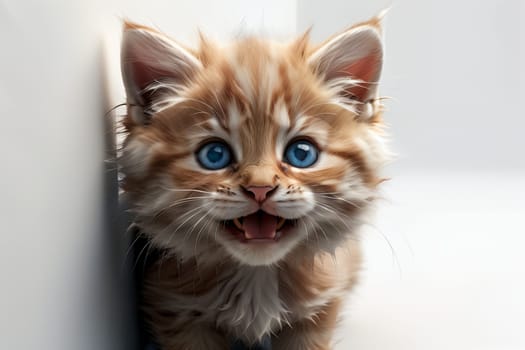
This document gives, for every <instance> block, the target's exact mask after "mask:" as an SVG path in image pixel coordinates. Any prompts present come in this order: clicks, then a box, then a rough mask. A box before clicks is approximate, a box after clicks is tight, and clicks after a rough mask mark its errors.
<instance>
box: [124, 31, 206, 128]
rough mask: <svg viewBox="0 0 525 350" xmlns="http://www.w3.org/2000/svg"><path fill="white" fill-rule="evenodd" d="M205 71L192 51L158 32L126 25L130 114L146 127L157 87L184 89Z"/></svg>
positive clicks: (126, 61)
mask: <svg viewBox="0 0 525 350" xmlns="http://www.w3.org/2000/svg"><path fill="white" fill-rule="evenodd" d="M201 67H202V64H201V62H200V61H199V59H198V58H197V57H196V56H195V55H193V54H192V53H191V52H190V51H188V50H187V49H185V48H183V47H182V46H180V45H179V44H177V43H175V42H174V41H172V40H171V39H169V38H167V37H166V36H164V35H162V34H161V33H159V32H157V31H155V30H154V29H151V28H148V27H143V26H140V25H137V24H134V23H130V22H125V23H124V31H123V34H122V47H121V70H122V79H123V81H124V87H125V89H126V95H127V103H128V110H129V114H130V116H131V118H133V121H135V122H136V123H139V124H143V123H145V122H146V121H147V118H148V110H149V109H150V108H151V107H152V104H153V103H154V101H153V99H154V98H155V93H154V92H153V91H151V90H149V89H148V87H149V88H151V87H152V86H153V85H152V84H155V83H163V82H167V83H169V84H174V85H175V86H183V85H184V84H185V83H186V82H187V81H188V80H189V79H191V77H192V76H193V75H194V74H195V72H196V71H198V70H199V69H200V68H201Z"/></svg>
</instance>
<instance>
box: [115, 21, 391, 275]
mask: <svg viewBox="0 0 525 350" xmlns="http://www.w3.org/2000/svg"><path fill="white" fill-rule="evenodd" d="M367 28H372V29H369V30H370V31H371V32H370V33H368V32H367V33H365V34H362V32H363V31H360V32H359V31H358V32H357V34H355V33H353V34H352V33H350V35H348V37H347V38H342V39H341V38H339V39H338V37H336V38H334V39H332V40H331V41H334V40H339V42H335V43H331V42H328V43H327V44H325V45H324V46H323V47H321V48H319V49H317V50H313V49H310V48H308V46H307V42H306V40H305V39H302V40H299V41H298V42H296V43H294V44H291V45H288V46H286V45H277V44H273V43H268V42H263V41H259V40H256V39H245V40H241V41H239V42H236V43H234V44H233V45H232V46H230V47H227V48H217V47H214V46H212V45H210V44H207V43H206V44H203V45H202V48H201V50H200V51H199V52H197V53H193V52H189V51H187V50H184V49H182V48H181V47H180V46H177V45H176V44H174V43H172V45H173V47H168V48H166V42H167V41H166V40H167V39H165V38H164V37H160V36H159V34H157V33H153V32H151V31H149V30H147V29H144V28H140V27H136V26H128V28H127V30H126V31H125V41H124V46H123V72H124V79H125V83H126V88H127V92H128V102H129V103H130V104H139V105H142V106H144V107H146V108H147V109H148V111H147V113H143V111H144V110H143V109H140V108H135V110H134V107H131V108H130V113H129V115H128V117H127V120H126V127H127V129H128V131H129V135H128V137H127V139H126V141H125V144H124V149H123V154H122V157H121V166H122V170H123V173H124V175H125V182H124V189H125V190H126V191H127V192H129V193H130V195H131V200H132V206H133V207H134V211H135V213H136V215H137V222H138V224H139V226H141V228H142V229H143V230H144V231H145V232H146V233H148V234H149V235H150V237H151V239H152V241H153V242H154V243H155V244H157V245H159V246H161V247H164V248H169V249H172V250H173V251H174V252H175V253H176V254H178V255H179V256H181V257H183V258H187V257H192V256H199V257H201V258H204V259H205V258H206V257H209V258H210V259H211V258H212V257H215V258H220V257H221V256H230V257H234V258H235V259H236V260H238V261H239V262H241V263H243V264H249V265H266V264H272V263H277V262H278V261H280V260H281V259H283V258H285V257H286V256H287V254H289V253H290V252H291V251H293V250H294V249H298V248H299V247H301V248H299V249H305V250H309V251H316V250H319V249H325V250H332V249H335V247H336V246H337V245H338V244H339V243H340V242H341V240H343V239H345V238H347V237H348V235H350V234H352V233H353V231H354V230H355V228H356V227H357V226H358V225H359V223H360V221H361V216H362V215H361V214H362V213H363V210H364V209H366V207H367V206H368V204H369V202H370V201H371V199H372V197H373V196H374V188H375V186H376V184H377V183H378V178H377V176H376V171H377V169H378V167H379V166H380V163H382V161H383V158H384V153H385V152H384V149H383V148H382V147H383V146H382V143H381V141H380V138H379V133H380V130H378V128H379V125H378V124H379V122H380V118H379V115H378V114H377V113H375V112H376V111H375V110H374V108H377V107H378V105H377V103H376V102H375V101H372V99H373V98H374V97H375V89H374V88H372V87H371V86H372V85H373V84H372V85H371V84H368V82H372V81H375V80H377V78H378V77H379V69H380V61H381V60H380V56H379V55H380V46H379V47H377V46H376V45H375V43H374V42H373V40H374V37H373V35H376V34H375V33H376V32H372V30H376V29H374V28H373V27H372V26H370V25H368V26H367ZM356 30H357V29H354V31H356ZM347 33H348V32H347ZM126 34H127V37H126ZM341 35H342V34H341ZM341 35H340V36H341ZM352 35H353V37H352ZM356 35H357V36H359V35H360V36H361V37H357V39H356ZM371 35H372V36H371ZM376 36H377V35H376ZM352 39H353V40H354V41H353V42H352ZM376 39H377V38H376ZM155 40H157V43H159V42H162V45H157V43H155ZM341 40H347V41H350V42H343V43H341V42H340V41H341ZM356 40H357V41H356ZM363 40H369V41H372V43H371V44H367V43H364V44H363ZM137 42H138V43H139V44H141V45H142V46H141V50H144V46H148V45H155V46H156V49H157V50H159V52H158V53H157V52H153V51H152V48H151V47H148V49H149V50H148V52H150V56H148V57H146V58H145V59H143V60H142V61H140V60H139V59H138V58H140V57H141V56H140V55H141V54H142V53H141V51H140V50H135V49H136V47H135V46H133V45H135V44H136V43H137ZM378 42H379V41H378ZM351 44H352V45H353V46H354V47H355V49H354V51H356V50H364V51H365V52H364V53H360V52H358V54H355V55H354V56H355V57H351V58H350V61H349V62H346V61H345V60H344V58H345V57H340V56H344V54H343V52H342V51H341V50H343V48H346V49H347V50H348V46H352V45H351ZM337 45H340V46H343V48H341V47H336V46H337ZM359 45H361V46H366V47H365V49H363V48H362V47H359ZM367 45H368V46H367ZM163 50H168V52H164V51H163ZM151 52H153V53H151ZM354 53H355V52H354ZM151 55H156V56H155V57H156V58H157V61H162V60H164V62H160V63H159V62H157V63H156V64H157V66H154V67H150V66H148V65H152V64H153V65H154V64H155V62H153V63H152V60H151ZM169 55H172V56H173V57H167V58H166V56H169ZM146 56H147V55H146ZM157 56H161V57H157ZM347 56H348V55H347ZM170 60H171V61H170ZM167 61H170V62H167ZM137 62H139V63H137ZM181 62H182V63H184V64H182V63H181ZM334 62H335V63H334ZM334 64H335V66H333V67H331V66H330V65H334ZM178 65H179V66H178ZM170 67H171V68H170ZM363 67H364V68H363ZM356 72H357V73H356ZM358 73H359V74H358ZM148 74H149V75H151V74H157V75H159V76H158V77H155V78H154V79H151V78H150V77H149V75H148ZM350 74H351V75H352V76H351V78H352V79H361V82H360V84H359V85H356V83H355V81H351V80H350V79H349V78H350ZM130 76H131V77H130ZM144 77H146V78H144ZM155 81H156V83H155ZM159 81H160V83H159ZM152 82H153V83H154V85H150V84H151V83H152ZM147 86H149V89H146V91H145V90H144V88H145V87H147Z"/></svg>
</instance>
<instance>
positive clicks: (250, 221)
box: [242, 210, 277, 239]
mask: <svg viewBox="0 0 525 350" xmlns="http://www.w3.org/2000/svg"><path fill="white" fill-rule="evenodd" d="M242 227H243V229H244V238H245V239H274V238H275V231H276V230H277V217H275V216H273V215H270V214H267V213H265V212H264V211H262V210H261V211H258V212H256V213H253V214H251V215H248V216H246V217H244V219H243V222H242Z"/></svg>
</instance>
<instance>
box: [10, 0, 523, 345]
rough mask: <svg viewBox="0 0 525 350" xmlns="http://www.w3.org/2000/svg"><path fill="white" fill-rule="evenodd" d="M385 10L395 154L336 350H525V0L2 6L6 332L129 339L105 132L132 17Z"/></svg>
mask: <svg viewBox="0 0 525 350" xmlns="http://www.w3.org/2000/svg"><path fill="white" fill-rule="evenodd" d="M388 6H391V7H392V8H391V11H390V14H389V15H388V17H387V19H386V21H385V24H386V26H385V27H386V28H385V44H386V61H385V66H384V74H383V79H382V89H381V92H382V94H383V95H388V96H391V97H392V99H391V100H390V101H388V102H387V107H388V112H387V114H386V120H387V122H388V123H389V125H390V132H391V134H392V146H393V148H394V150H396V151H397V152H398V154H399V157H398V160H397V161H396V162H395V163H394V164H393V165H391V166H390V167H389V168H388V169H386V173H387V174H388V175H391V176H392V180H391V181H390V182H389V183H387V184H385V186H384V188H383V192H384V196H385V198H386V199H385V200H384V201H383V202H382V203H381V205H380V207H379V211H378V215H377V220H376V224H375V225H374V226H371V227H368V228H367V229H366V231H367V232H365V234H364V235H363V236H364V238H363V239H364V247H365V253H366V255H365V257H366V261H365V267H364V269H363V273H362V282H361V284H360V287H359V288H358V289H357V290H356V291H355V293H354V294H353V295H352V297H351V299H350V302H349V305H348V308H347V314H348V315H347V317H346V318H345V320H346V321H345V322H344V323H343V324H342V327H341V331H340V334H339V335H340V337H339V338H340V339H341V341H340V343H339V345H338V347H337V349H340V350H343V349H360V350H363V349H404V350H406V349H414V350H415V349H418V350H420V349H458V350H460V349H461V350H464V349H487V350H488V349H491V350H492V349H494V350H495V349H503V350H507V349H509V350H513V349H524V348H525V335H524V333H523V325H524V324H525V300H524V299H523V297H522V296H523V295H525V282H524V276H525V254H523V247H524V246H525V238H524V237H525V224H524V217H525V161H524V157H523V155H522V152H523V150H524V149H525V141H524V138H523V136H522V134H523V133H524V131H525V120H524V116H525V114H524V112H523V108H522V101H521V100H522V99H523V97H524V95H525V94H524V93H525V75H524V74H525V73H524V69H523V68H522V62H524V61H525V60H524V59H525V47H524V44H525V25H524V21H525V4H524V3H523V1H519V0H514V1H512V0H507V1H504V2H503V1H494V0H493V1H482V2H481V1H472V0H464V1H452V0H442V1H429V0H426V1H417V0H398V1H395V2H390V1H388V2H387V1H379V0H378V1H376V0H373V1H366V2H365V1H343V0H340V1H335V0H325V1H322V2H321V1H311V0H307V1H299V0H289V1H277V0H272V1H265V2H262V1H261V2H247V1H241V0H237V1H235V0H227V1H221V2H218V1H212V0H200V1H191V2H190V1H168V0H163V1H155V2H152V1H150V2H146V1H138V0H135V1H121V0H106V1H100V0H93V1H89V2H85V1H68V2H64V1H58V0H54V1H53V0H48V1H42V2H32V1H18V0H17V1H14V0H12V1H11V0H3V1H0V42H1V43H2V49H1V50H0V52H1V55H0V63H1V64H0V106H2V111H3V112H2V114H1V120H2V128H1V130H2V137H1V138H0V154H1V160H2V173H1V175H0V194H1V199H0V218H1V223H2V243H3V244H2V245H1V247H0V273H1V276H2V284H1V289H0V290H1V291H0V294H1V298H0V309H1V310H2V315H1V316H0V341H1V343H2V344H1V347H2V348H6V349H17V350H18V349H23V350H25V349H40V350H42V349H50V350H51V349H52V350H61V349H64V350H66V349H68V350H69V349H75V350H76V349H80V350H82V349H86V350H91V349H108V350H110V349H111V350H113V349H126V350H130V349H133V342H134V339H135V337H134V328H133V324H132V322H131V321H130V320H132V319H131V317H130V311H129V309H128V307H127V306H128V305H129V298H128V293H127V290H129V281H128V280H127V278H126V275H125V273H123V272H125V270H124V269H123V268H122V260H123V257H124V256H125V254H126V249H127V248H126V246H125V245H126V243H127V242H126V240H125V239H124V237H123V236H122V234H121V233H115V232H119V227H118V225H119V223H118V222H116V221H115V216H116V193H117V192H116V190H117V189H116V183H115V172H114V171H113V170H112V168H111V165H107V164H104V162H103V161H104V159H106V158H107V157H108V156H111V153H110V152H109V153H108V152H107V151H106V149H107V148H111V143H112V140H113V138H112V135H111V133H110V132H109V131H110V130H111V125H110V123H109V122H108V120H107V119H104V117H103V114H104V112H105V111H107V110H108V109H109V106H112V105H115V104H117V103H120V102H123V101H124V97H123V90H122V86H121V83H120V76H119V68H118V47H119V26H120V22H119V21H120V19H121V18H122V17H128V18H130V19H132V20H136V21H138V22H141V23H144V24H148V25H154V26H156V27H158V28H160V29H161V30H164V31H166V32H168V33H170V34H172V35H174V36H176V37H178V38H179V39H181V40H182V41H184V42H187V43H190V42H192V41H193V40H195V38H196V30H195V28H196V27H200V28H202V29H203V30H204V31H205V32H207V33H209V34H210V35H211V36H213V37H216V38H218V39H226V38H228V37H232V36H234V35H235V34H236V33H238V31H239V30H242V31H245V32H246V31H250V32H255V33H260V34H265V35H268V36H272V37H277V38H288V37H290V35H291V34H294V33H298V32H301V31H303V30H304V29H306V28H307V27H308V26H310V25H314V27H313V32H312V34H313V38H314V39H315V40H322V39H324V38H325V37H326V36H328V35H330V34H332V33H334V32H337V31H338V30H340V29H342V28H344V27H346V26H347V25H349V24H351V23H353V22H356V21H360V20H363V19H366V18H368V17H370V16H372V15H374V14H376V13H378V12H379V11H380V10H382V9H383V8H385V7H388Z"/></svg>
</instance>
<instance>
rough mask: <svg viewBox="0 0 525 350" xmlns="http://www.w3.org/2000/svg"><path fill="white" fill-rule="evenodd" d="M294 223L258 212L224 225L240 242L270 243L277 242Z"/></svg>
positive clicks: (226, 222)
mask: <svg viewBox="0 0 525 350" xmlns="http://www.w3.org/2000/svg"><path fill="white" fill-rule="evenodd" d="M296 221H297V220H290V219H285V218H282V217H279V216H275V215H271V214H268V213H267V212H265V211H263V210H259V211H257V212H255V213H253V214H250V215H247V216H243V217H240V218H235V219H233V220H226V221H224V224H225V226H226V229H228V231H229V232H230V233H231V234H233V235H234V236H235V238H237V239H238V240H239V241H241V242H271V241H278V240H279V239H280V238H281V237H282V236H283V234H285V233H286V231H287V229H288V228H290V227H292V226H294V225H295V224H296Z"/></svg>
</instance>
